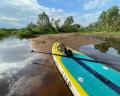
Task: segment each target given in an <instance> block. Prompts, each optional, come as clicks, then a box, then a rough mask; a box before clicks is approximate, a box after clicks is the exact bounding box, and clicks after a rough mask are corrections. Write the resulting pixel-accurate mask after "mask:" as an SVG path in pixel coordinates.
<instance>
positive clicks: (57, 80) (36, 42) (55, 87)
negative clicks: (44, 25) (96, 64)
mask: <svg viewBox="0 0 120 96" xmlns="http://www.w3.org/2000/svg"><path fill="white" fill-rule="evenodd" d="M30 42H31V47H32V48H33V49H34V50H37V51H42V52H51V51H52V45H53V44H54V42H60V43H64V44H66V45H67V46H69V47H71V48H73V49H75V50H77V51H78V47H80V46H83V45H87V44H98V43H101V42H102V41H100V40H98V39H95V38H89V37H86V36H83V35H81V34H74V33H69V34H48V35H40V36H39V37H37V38H33V39H31V40H30ZM41 56H42V61H43V62H41V61H40V65H39V64H38V65H36V66H38V67H39V68H40V67H42V68H43V69H42V70H46V69H47V70H46V74H48V73H49V74H50V75H49V74H48V75H46V76H45V77H44V81H43V82H42V87H41V86H40V87H39V89H37V90H36V91H34V92H33V93H31V94H35V95H34V96H39V95H41V94H43V95H41V96H50V95H51V96H72V93H71V91H70V90H69V88H68V87H67V85H66V83H65V82H64V80H63V78H62V77H61V75H60V74H59V71H58V69H57V68H56V66H55V63H54V61H53V58H52V56H51V55H46V54H42V55H40V58H41ZM44 61H45V62H44ZM41 64H43V65H48V66H53V67H54V68H53V69H51V68H49V67H46V66H41ZM51 80H53V81H51ZM38 86H39V85H38ZM41 90H43V91H41ZM46 93H47V94H46Z"/></svg>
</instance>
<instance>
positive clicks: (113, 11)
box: [88, 6, 120, 32]
mask: <svg viewBox="0 0 120 96" xmlns="http://www.w3.org/2000/svg"><path fill="white" fill-rule="evenodd" d="M88 28H91V29H92V30H96V31H97V30H98V31H107V32H120V12H119V8H118V6H113V7H111V8H110V9H108V10H107V11H106V12H105V11H103V12H102V13H101V14H100V16H99V17H98V21H97V22H94V23H90V24H89V26H88Z"/></svg>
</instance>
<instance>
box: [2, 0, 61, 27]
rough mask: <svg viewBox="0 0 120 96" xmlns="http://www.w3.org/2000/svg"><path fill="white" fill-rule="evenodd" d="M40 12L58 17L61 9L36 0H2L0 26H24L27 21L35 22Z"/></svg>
mask: <svg viewBox="0 0 120 96" xmlns="http://www.w3.org/2000/svg"><path fill="white" fill-rule="evenodd" d="M42 12H46V13H47V14H48V15H49V16H53V17H54V15H55V17H56V16H57V17H59V15H60V14H61V13H63V10H61V9H55V8H47V7H44V6H41V5H39V4H38V3H37V0H3V1H1V3H0V21H1V22H0V27H6V28H8V27H11V26H13V27H15V28H22V27H25V26H26V25H27V24H28V23H29V22H33V23H36V22H37V16H38V14H39V13H42ZM56 14H57V15H56ZM7 21H9V22H7Z"/></svg>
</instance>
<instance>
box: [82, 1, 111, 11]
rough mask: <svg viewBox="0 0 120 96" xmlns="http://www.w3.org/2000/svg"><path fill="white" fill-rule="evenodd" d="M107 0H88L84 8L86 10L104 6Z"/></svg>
mask: <svg viewBox="0 0 120 96" xmlns="http://www.w3.org/2000/svg"><path fill="white" fill-rule="evenodd" d="M108 1H109V0H90V1H89V2H87V3H85V4H84V8H85V9H86V10H88V9H93V8H101V7H102V6H104V5H105V4H106V3H107V2H108Z"/></svg>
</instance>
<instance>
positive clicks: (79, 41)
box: [31, 33, 101, 58]
mask: <svg viewBox="0 0 120 96" xmlns="http://www.w3.org/2000/svg"><path fill="white" fill-rule="evenodd" d="M54 42H60V43H64V44H65V45H67V46H69V47H71V48H73V49H74V50H77V51H78V47H80V46H83V45H87V44H97V43H100V42H101V41H100V40H98V39H94V38H89V37H85V36H83V35H80V34H75V33H68V34H49V35H40V36H39V37H37V38H34V39H31V46H32V48H33V49H35V50H37V51H43V52H51V51H52V45H53V44H54ZM46 57H51V56H46V55H45V58H46Z"/></svg>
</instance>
